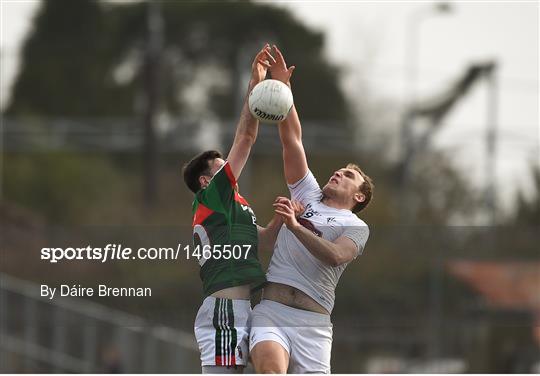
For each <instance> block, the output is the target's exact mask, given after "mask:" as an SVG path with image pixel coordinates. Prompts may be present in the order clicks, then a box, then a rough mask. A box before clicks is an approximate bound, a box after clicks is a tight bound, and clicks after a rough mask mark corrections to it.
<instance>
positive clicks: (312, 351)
mask: <svg viewBox="0 0 540 376" xmlns="http://www.w3.org/2000/svg"><path fill="white" fill-rule="evenodd" d="M262 341H274V342H277V343H279V344H280V345H281V346H283V348H284V349H285V350H287V352H288V353H289V369H288V372H289V373H330V356H331V352H332V323H331V322H330V316H329V315H324V314H321V313H316V312H310V311H304V310H302V309H296V308H292V307H288V306H286V305H284V304H281V303H278V302H274V301H272V300H266V299H263V300H261V302H260V303H259V304H258V305H257V306H255V308H254V309H253V313H252V326H251V335H250V341H249V349H250V351H251V350H252V349H253V347H255V345H256V344H257V343H259V342H262Z"/></svg>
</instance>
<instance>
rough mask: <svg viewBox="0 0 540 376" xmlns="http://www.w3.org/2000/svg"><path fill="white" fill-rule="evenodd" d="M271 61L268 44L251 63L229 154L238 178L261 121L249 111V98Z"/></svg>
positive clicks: (233, 171)
mask: <svg viewBox="0 0 540 376" xmlns="http://www.w3.org/2000/svg"><path fill="white" fill-rule="evenodd" d="M271 61H272V62H273V61H274V58H273V57H272V55H271V54H270V46H269V45H268V44H266V45H265V46H264V47H263V49H262V50H260V51H259V53H258V54H257V56H255V59H254V60H253V64H252V65H251V79H250V81H249V86H248V91H247V95H246V98H245V100H244V105H243V107H242V112H241V114H240V120H239V121H238V125H237V127H236V134H235V136H234V141H233V145H232V147H231V150H230V151H229V155H228V156H227V160H228V161H229V165H230V167H231V170H232V173H233V174H234V177H235V178H236V179H238V178H239V177H240V174H241V173H242V170H243V168H244V166H245V165H246V162H247V159H248V157H249V153H250V151H251V147H252V146H253V144H254V143H255V140H256V139H257V132H258V129H259V121H258V120H257V119H255V118H254V117H253V115H251V113H250V112H249V107H248V101H247V98H248V96H249V93H250V92H251V90H252V89H253V88H254V87H255V85H257V84H258V83H259V82H261V81H262V80H264V78H265V77H266V72H267V69H268V68H269V67H270V62H271Z"/></svg>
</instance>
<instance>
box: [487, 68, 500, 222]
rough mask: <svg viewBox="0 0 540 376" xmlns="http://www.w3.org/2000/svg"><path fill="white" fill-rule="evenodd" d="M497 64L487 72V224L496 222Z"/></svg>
mask: <svg viewBox="0 0 540 376" xmlns="http://www.w3.org/2000/svg"><path fill="white" fill-rule="evenodd" d="M496 71H497V65H496V63H493V68H491V69H490V70H489V71H488V72H487V74H486V78H487V82H488V103H487V133H486V179H487V187H486V207H487V210H488V216H489V224H490V225H491V226H493V225H495V224H496V223H497V204H496V202H497V199H496V197H497V196H496V152H497V150H496V148H497V142H496V141H497V108H498V90H497V76H496Z"/></svg>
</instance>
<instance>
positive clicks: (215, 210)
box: [193, 162, 266, 296]
mask: <svg viewBox="0 0 540 376" xmlns="http://www.w3.org/2000/svg"><path fill="white" fill-rule="evenodd" d="M256 221H257V218H256V217H255V213H254V212H253V210H252V209H251V207H250V206H249V203H248V202H247V201H246V199H245V198H243V197H242V196H241V195H240V194H239V193H238V192H237V190H236V179H235V177H234V175H233V173H232V170H231V166H230V165H229V162H225V164H224V165H223V166H222V167H221V169H220V170H219V171H218V172H216V174H215V175H214V176H213V177H212V180H211V181H210V183H209V184H208V186H207V187H206V188H204V189H201V190H200V191H198V192H197V193H196V195H195V200H194V201H193V243H194V250H195V253H196V256H197V257H198V258H199V264H200V265H201V272H200V276H201V279H202V281H203V290H204V295H205V296H208V295H211V294H212V293H214V292H216V291H219V290H222V289H225V288H228V287H233V286H241V285H247V284H249V285H251V288H252V290H256V289H258V288H260V287H262V285H263V284H264V282H266V277H265V274H264V272H263V270H262V267H261V264H260V262H259V258H258V249H257V245H258V237H257V223H256Z"/></svg>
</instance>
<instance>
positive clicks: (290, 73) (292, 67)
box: [287, 65, 296, 77]
mask: <svg viewBox="0 0 540 376" xmlns="http://www.w3.org/2000/svg"><path fill="white" fill-rule="evenodd" d="M295 69H296V66H294V65H292V66H291V67H289V69H288V70H287V72H289V77H291V76H292V74H293V72H294V70H295Z"/></svg>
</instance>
